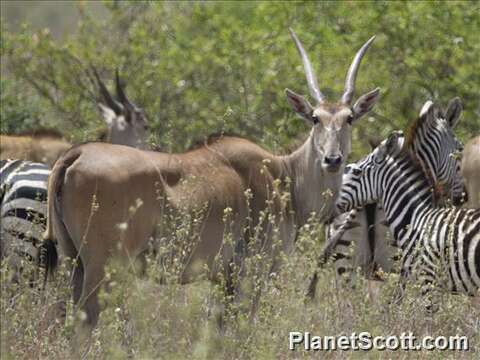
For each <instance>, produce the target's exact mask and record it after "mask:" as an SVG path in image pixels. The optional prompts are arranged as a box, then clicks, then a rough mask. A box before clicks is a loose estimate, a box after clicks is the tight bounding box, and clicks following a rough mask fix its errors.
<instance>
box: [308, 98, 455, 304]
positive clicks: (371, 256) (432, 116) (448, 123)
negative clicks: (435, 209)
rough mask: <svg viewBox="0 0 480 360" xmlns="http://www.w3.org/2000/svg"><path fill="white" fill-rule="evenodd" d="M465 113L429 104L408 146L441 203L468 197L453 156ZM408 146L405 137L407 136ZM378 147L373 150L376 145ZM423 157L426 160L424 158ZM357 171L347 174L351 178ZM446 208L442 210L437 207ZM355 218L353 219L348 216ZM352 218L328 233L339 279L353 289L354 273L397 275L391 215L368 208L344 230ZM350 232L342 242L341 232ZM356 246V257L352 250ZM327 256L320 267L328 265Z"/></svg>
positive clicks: (336, 221) (312, 289) (451, 106)
mask: <svg viewBox="0 0 480 360" xmlns="http://www.w3.org/2000/svg"><path fill="white" fill-rule="evenodd" d="M461 112H462V105H461V101H460V99H458V98H454V99H452V100H450V102H449V104H448V107H447V110H446V111H445V113H443V112H442V111H440V109H439V108H438V107H437V106H435V105H434V104H433V103H432V102H431V101H427V102H426V103H425V104H424V106H423V107H422V110H421V111H420V114H419V117H418V118H417V120H416V121H414V122H413V123H412V124H411V125H410V127H409V129H408V130H407V132H406V137H405V141H406V142H408V144H409V149H410V151H411V152H412V154H414V157H415V161H416V163H417V164H419V165H420V166H422V167H423V168H424V169H425V170H426V171H427V172H428V173H429V176H430V178H431V180H432V181H433V183H435V184H439V185H438V186H437V189H438V193H439V196H438V198H439V199H445V198H449V199H452V202H454V203H458V202H459V199H461V198H462V196H463V179H462V177H461V175H460V161H459V159H458V157H457V156H452V155H454V154H456V153H458V152H460V151H461V150H462V144H461V143H460V142H459V141H458V140H457V139H456V137H455V135H454V132H453V129H454V128H455V126H456V125H457V124H458V121H459V119H460V115H461ZM402 141H403V136H402ZM372 146H373V145H372ZM420 154H421V155H420ZM350 171H352V169H351V167H347V168H346V169H345V172H346V173H345V176H346V177H348V176H349V173H348V172H350ZM437 205H440V204H437ZM348 216H350V215H348ZM346 217H347V215H346V214H341V215H339V216H337V217H336V218H334V219H333V221H332V224H331V225H330V226H329V227H327V229H326V232H327V233H326V238H327V239H329V238H330V236H331V232H332V231H334V232H335V233H336V238H337V239H338V240H337V245H336V247H335V250H334V251H332V253H333V261H334V265H335V274H336V279H337V281H339V282H340V283H341V282H342V281H343V280H346V281H347V283H352V280H353V276H354V271H353V270H354V269H355V268H356V267H360V268H361V270H362V273H364V274H365V275H366V276H367V278H370V279H378V272H377V270H379V269H381V270H383V271H385V272H390V271H392V270H393V269H394V266H393V262H394V261H393V260H395V259H396V257H397V256H396V255H395V249H394V248H392V247H391V246H390V243H391V241H390V240H391V239H392V235H391V233H390V232H389V231H388V228H387V227H386V224H385V213H384V210H383V206H382V204H381V203H373V204H366V205H365V206H364V207H362V209H358V211H357V213H356V215H355V217H354V218H353V219H349V222H350V223H351V225H350V226H347V227H346V226H343V225H342V224H343V223H344V222H345V221H346ZM339 227H342V228H343V229H345V231H344V233H343V235H341V236H339V234H338V233H337V228H339ZM352 243H353V244H354V245H355V249H354V250H355V252H354V253H353V254H352V251H351V246H352ZM324 257H325V256H324V255H323V254H322V257H321V261H319V262H320V265H321V264H323V263H324V261H323V259H324ZM315 285H316V276H315V275H314V277H313V278H312V280H311V283H310V286H309V291H308V295H309V296H310V297H314V296H315Z"/></svg>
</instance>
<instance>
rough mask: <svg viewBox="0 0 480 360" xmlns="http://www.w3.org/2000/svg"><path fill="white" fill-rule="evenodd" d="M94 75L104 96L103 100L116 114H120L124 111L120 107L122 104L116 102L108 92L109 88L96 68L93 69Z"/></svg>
mask: <svg viewBox="0 0 480 360" xmlns="http://www.w3.org/2000/svg"><path fill="white" fill-rule="evenodd" d="M92 70H93V74H94V75H95V79H97V82H98V87H99V88H100V94H101V95H102V96H103V99H104V100H105V102H106V104H107V105H108V106H109V107H110V108H111V109H112V110H113V111H114V112H115V113H116V114H119V113H120V112H121V111H122V109H121V107H120V104H119V103H118V102H116V101H115V100H114V99H113V97H112V95H110V93H109V92H108V89H107V87H106V86H105V84H104V83H103V81H102V80H101V79H100V76H99V75H98V72H97V69H96V68H95V67H92Z"/></svg>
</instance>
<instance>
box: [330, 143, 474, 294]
mask: <svg viewBox="0 0 480 360" xmlns="http://www.w3.org/2000/svg"><path fill="white" fill-rule="evenodd" d="M398 140H399V139H398V135H397V134H393V135H391V136H390V137H389V139H388V140H387V141H385V142H384V143H383V144H382V145H380V146H379V147H378V148H377V149H376V150H375V151H374V152H372V153H371V154H369V155H368V156H367V157H366V158H365V159H364V160H361V161H360V162H358V163H357V164H356V165H357V166H358V168H359V169H360V170H361V171H360V172H355V173H353V172H350V173H349V176H347V177H346V178H345V179H344V182H345V183H344V186H343V188H342V190H341V192H340V195H339V200H338V203H337V206H338V208H339V209H341V210H342V211H348V210H350V209H352V208H356V207H358V206H364V205H365V204H366V203H369V202H372V201H380V202H382V203H383V204H384V209H385V214H386V219H387V222H388V223H389V226H390V229H391V231H392V233H393V234H394V245H395V246H398V247H399V248H400V249H401V252H402V260H401V276H402V277H410V276H412V275H413V276H415V277H420V278H421V280H422V283H423V284H424V285H429V284H432V283H433V284H435V285H437V286H440V287H442V288H446V289H448V290H449V291H451V292H460V293H465V294H468V295H472V296H473V295H476V294H477V292H478V289H479V288H480V209H459V208H438V207H436V206H435V202H434V195H433V194H432V185H431V183H430V180H429V179H428V177H427V176H426V175H425V173H424V171H423V170H422V169H421V168H420V167H419V166H418V165H417V164H415V162H414V159H412V157H411V155H410V154H408V153H405V152H402V151H401V146H399V144H398ZM382 153H385V154H386V156H384V155H382ZM398 179H402V181H401V182H400V183H399V182H398ZM388 200H390V201H388ZM424 289H425V290H424V293H428V291H429V290H428V289H429V287H428V286H425V287H424Z"/></svg>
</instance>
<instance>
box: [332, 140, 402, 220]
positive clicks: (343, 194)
mask: <svg viewBox="0 0 480 360" xmlns="http://www.w3.org/2000/svg"><path fill="white" fill-rule="evenodd" d="M403 140H404V138H403V134H402V132H399V131H395V132H393V133H392V134H391V135H390V136H389V137H388V138H387V139H386V140H384V141H383V142H382V143H381V144H380V145H379V146H377V147H376V148H375V149H374V150H373V151H372V152H371V153H370V154H368V155H367V156H366V157H364V158H363V159H361V160H360V161H358V162H357V163H354V164H349V165H347V166H346V168H345V172H344V175H343V184H342V188H341V190H340V194H339V196H338V200H337V203H336V207H337V210H338V211H339V212H342V213H343V212H347V211H349V210H352V209H355V208H358V207H363V206H365V205H366V204H370V203H374V202H378V201H379V200H380V199H381V197H382V192H383V185H382V178H383V177H382V171H383V169H384V168H385V165H386V164H387V163H388V162H389V160H391V156H392V155H394V154H396V153H399V152H400V151H401V149H402V144H403Z"/></svg>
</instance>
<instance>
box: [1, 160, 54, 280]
mask: <svg viewBox="0 0 480 360" xmlns="http://www.w3.org/2000/svg"><path fill="white" fill-rule="evenodd" d="M49 174H50V169H49V167H48V166H47V165H45V164H42V163H34V162H30V161H24V160H2V161H1V162H0V186H1V204H0V211H1V213H0V216H1V225H0V230H1V239H0V244H1V258H2V259H3V258H5V257H6V256H8V257H9V261H10V263H11V265H13V266H15V267H16V270H17V271H20V270H21V262H22V260H24V259H25V258H27V259H29V260H33V261H36V262H37V261H38V262H40V265H42V264H41V261H40V259H41V256H40V250H39V249H40V246H41V244H42V235H43V232H44V231H45V225H46V216H47V204H46V200H47V182H48V176H49Z"/></svg>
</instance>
